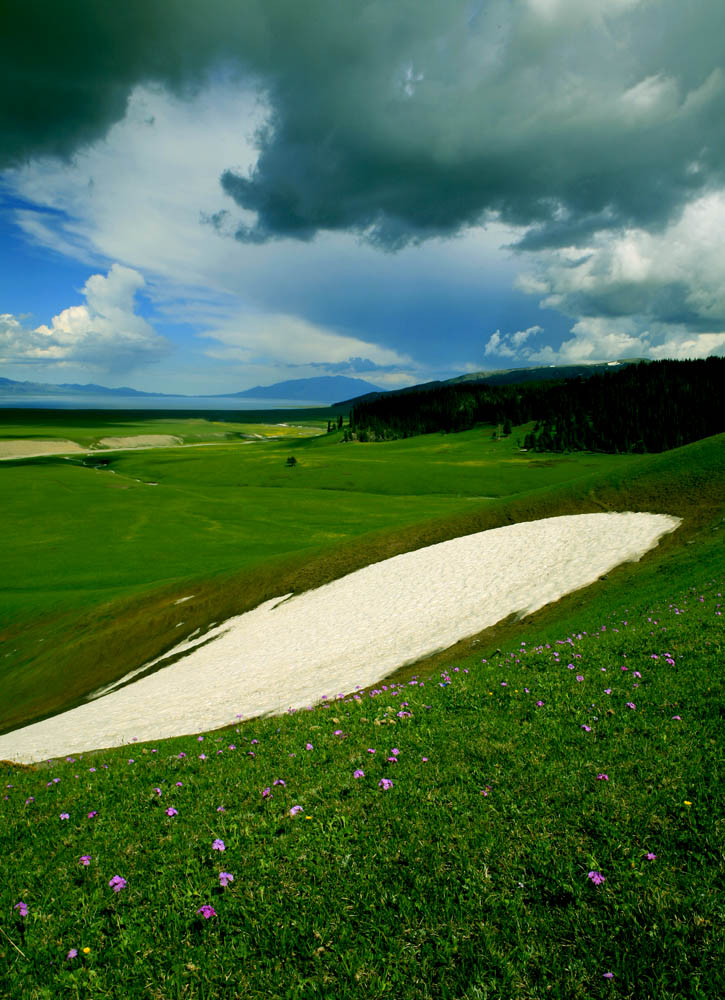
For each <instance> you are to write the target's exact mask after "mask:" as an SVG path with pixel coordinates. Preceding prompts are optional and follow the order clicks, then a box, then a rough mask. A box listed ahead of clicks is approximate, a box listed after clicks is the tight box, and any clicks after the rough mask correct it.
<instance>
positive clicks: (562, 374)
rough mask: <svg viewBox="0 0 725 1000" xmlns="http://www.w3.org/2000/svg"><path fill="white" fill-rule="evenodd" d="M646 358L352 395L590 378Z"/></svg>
mask: <svg viewBox="0 0 725 1000" xmlns="http://www.w3.org/2000/svg"><path fill="white" fill-rule="evenodd" d="M640 361H647V358H621V359H620V360H618V361H595V362H593V363H591V364H580V365H545V366H541V367H540V368H501V369H497V370H494V371H480V372H469V373H468V374H466V375H456V376H455V377H454V378H449V379H438V380H434V381H433V382H419V383H418V384H417V385H407V386H405V387H404V388H402V389H391V390H388V391H385V392H384V393H370V394H369V395H367V396H365V397H364V399H363V398H360V399H355V402H356V403H362V402H369V401H371V400H373V399H377V398H378V397H379V396H380V395H383V394H384V395H389V396H392V395H403V394H405V393H409V392H422V391H425V390H426V389H440V388H441V387H442V386H446V385H461V384H462V383H464V382H469V383H473V384H476V385H480V384H485V385H522V384H524V383H526V382H552V381H558V380H560V379H568V378H591V377H592V376H593V375H601V374H602V373H603V372H615V371H619V369H620V368H622V367H623V366H625V365H632V364H637V363H638V362H640ZM352 401H353V400H352V399H343V400H339V401H338V403H337V404H336V405H338V406H345V405H346V404H347V403H351V402H352Z"/></svg>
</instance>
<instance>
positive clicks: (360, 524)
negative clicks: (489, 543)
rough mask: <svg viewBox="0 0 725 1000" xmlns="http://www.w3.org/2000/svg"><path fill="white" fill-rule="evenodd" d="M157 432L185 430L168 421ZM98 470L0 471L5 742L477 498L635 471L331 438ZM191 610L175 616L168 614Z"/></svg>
mask: <svg viewBox="0 0 725 1000" xmlns="http://www.w3.org/2000/svg"><path fill="white" fill-rule="evenodd" d="M76 418H77V419H79V420H80V422H81V424H84V425H85V426H86V429H87V430H88V429H90V430H91V431H92V433H93V435H94V436H95V438H97V437H98V435H99V434H101V435H102V436H104V435H103V432H104V431H107V432H108V433H109V435H111V434H113V435H115V436H122V435H121V432H127V431H130V430H135V431H138V432H150V431H152V430H154V424H155V422H153V421H152V422H149V421H146V422H144V421H138V422H137V423H136V424H135V425H133V427H132V426H131V425H130V423H129V422H128V421H123V422H121V423H119V422H118V419H117V417H116V416H115V415H111V417H109V423H108V424H107V426H105V427H104V426H102V425H100V424H99V423H98V418H93V417H92V416H89V415H81V416H80V417H77V415H73V416H72V418H71V417H70V416H65V418H64V419H65V423H63V422H62V421H61V419H60V418H58V419H57V420H56V422H55V423H53V424H51V425H50V426H51V430H52V429H53V428H55V429H56V430H58V432H59V433H60V434H61V435H70V434H71V433H73V429H72V426H71V424H72V420H74V419H76ZM69 421H70V423H69ZM290 423H291V421H290ZM240 426H247V425H240ZM249 426H254V425H249ZM325 426H326V425H325ZM35 427H36V430H37V432H38V434H39V435H41V436H43V435H45V434H46V431H45V429H44V427H43V425H42V424H40V423H36V425H35ZM162 427H163V428H164V429H165V430H167V431H175V430H176V431H178V430H179V427H178V425H177V424H176V423H174V422H173V421H170V422H168V423H166V424H165V423H163V421H162ZM16 429H18V430H19V431H20V432H22V433H25V431H26V428H25V426H24V425H16ZM289 429H290V430H292V429H293V428H292V427H290V428H289ZM155 430H157V431H158V430H159V427H158V426H157V427H155ZM304 430H306V429H304ZM198 433H199V434H202V433H205V432H204V431H203V428H202V429H201V430H198ZM214 433H216V432H215V431H214ZM75 436H76V437H78V436H79V435H78V434H75ZM291 456H294V457H295V459H296V465H294V466H293V467H290V466H288V465H287V460H288V458H290V457H291ZM103 461H104V462H107V463H108V464H106V465H103V466H100V467H93V466H90V465H89V464H88V460H85V459H83V458H82V457H74V458H72V459H64V458H58V457H53V458H45V459H43V458H41V459H33V460H26V461H15V462H4V463H0V485H1V489H2V497H3V509H4V514H5V523H6V526H7V528H8V531H7V535H6V544H5V545H4V547H3V550H2V554H1V556H0V559H1V560H2V576H1V579H2V601H1V610H0V629H2V630H3V631H2V633H0V637H1V638H2V639H3V640H4V642H5V649H6V654H5V655H4V656H3V658H2V661H0V727H4V728H7V727H8V726H11V725H17V724H20V723H21V722H23V721H27V720H29V719H32V718H38V717H41V716H43V715H45V714H47V713H49V712H52V711H54V710H57V709H58V708H60V707H64V706H65V707H67V706H69V705H71V704H74V703H76V702H77V701H78V700H79V699H80V698H82V697H83V696H84V695H86V694H87V693H88V692H89V691H90V690H93V689H94V688H96V687H98V686H99V685H100V684H103V683H107V682H108V681H110V680H113V679H115V678H117V677H119V676H121V675H122V674H124V673H126V672H127V671H128V670H130V669H133V668H134V667H136V666H138V665H139V664H140V663H142V662H144V660H145V659H147V658H149V657H151V656H155V655H157V654H158V653H160V652H162V651H163V650H164V649H165V648H168V647H169V646H170V645H171V644H173V643H174V642H176V641H178V639H179V638H180V636H181V635H183V634H184V633H183V632H182V633H180V632H179V631H178V630H179V629H184V630H185V631H192V630H193V629H194V628H197V627H205V626H206V625H207V624H208V623H209V622H210V621H212V620H218V619H219V618H220V617H225V616H227V615H229V614H232V613H235V612H238V611H240V610H244V609H245V608H248V607H252V606H254V605H255V604H257V603H258V602H259V601H260V600H262V599H264V598H265V597H273V596H275V595H276V594H278V593H280V588H282V592H285V591H286V590H300V589H303V588H305V587H309V586H314V585H317V584H318V583H320V582H323V581H324V580H325V579H331V578H333V577H334V576H336V575H340V573H342V572H346V571H349V570H350V569H354V568H356V567H357V566H360V565H365V564H366V563H368V562H371V561H374V560H375V559H377V558H382V557H384V555H386V554H394V552H395V551H403V550H405V549H406V548H411V547H415V546H416V545H420V544H423V543H424V539H425V536H424V535H420V536H419V529H418V528H417V527H416V526H418V525H422V524H428V523H430V522H431V521H432V520H433V521H436V522H438V521H441V522H442V523H445V522H446V520H448V519H450V518H451V517H457V516H458V515H459V514H461V513H463V514H464V515H466V514H468V513H469V512H475V511H481V510H484V509H485V508H486V507H487V505H488V504H489V503H490V501H487V500H485V499H482V498H485V497H499V498H500V497H507V496H512V495H515V494H524V493H532V492H533V493H537V492H540V491H541V490H545V489H546V488H549V487H551V486H552V485H556V484H560V483H562V482H578V481H582V482H583V481H585V480H586V479H587V478H588V477H589V476H591V475H592V474H596V473H610V472H612V471H614V470H619V469H622V470H624V469H626V468H628V467H634V466H636V465H637V463H638V462H639V461H640V460H639V459H637V458H630V457H618V456H576V457H571V456H567V457H565V458H558V459H544V460H542V459H541V458H540V457H538V456H537V457H534V458H532V457H530V456H527V455H525V454H522V453H520V451H519V448H518V446H517V445H516V443H515V437H512V438H511V439H508V440H505V441H497V442H494V441H492V440H491V434H490V429H484V430H478V431H475V432H468V433H466V434H461V435H456V436H448V437H444V436H439V435H436V436H431V437H427V438H422V439H420V438H417V439H411V440H409V441H398V442H391V443H390V444H385V445H380V446H376V445H372V446H365V445H359V444H354V445H353V444H343V443H341V441H340V436H339V435H338V434H329V435H328V434H323V435H321V436H319V437H315V438H309V437H299V438H292V437H291V438H289V439H285V440H283V441H273V440H265V441H253V442H251V443H248V442H243V441H237V442H236V443H234V444H216V445H215V446H214V447H209V448H205V447H194V448H188V449H179V448H177V449H152V450H149V451H140V452H128V451H125V452H115V453H109V454H106V455H104V456H103ZM436 530H437V531H438V534H439V535H440V532H441V530H442V532H443V536H445V537H450V534H449V533H448V532H449V530H450V532H451V533H454V534H460V533H461V532H462V531H465V530H475V528H469V529H466V528H465V525H463V526H461V525H459V524H458V522H457V521H456V522H455V524H454V526H453V527H452V528H451V529H447V528H445V527H443V528H442V529H440V528H439V529H436ZM401 531H404V532H407V534H404V535H401V534H400V532H401ZM381 536H384V538H385V542H384V551H383V552H382V554H380V552H379V546H380V544H381ZM419 537H420V540H419ZM438 540H440V539H438ZM391 545H392V550H391V549H390V546H391ZM192 593H193V594H194V595H195V597H194V600H193V601H190V602H188V603H185V605H184V607H183V612H184V613H183V615H181V614H180V613H179V611H178V609H177V608H176V606H175V604H174V601H175V600H176V599H178V598H179V597H182V596H188V595H189V594H192Z"/></svg>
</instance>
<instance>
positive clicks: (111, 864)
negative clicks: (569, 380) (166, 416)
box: [0, 428, 725, 1000]
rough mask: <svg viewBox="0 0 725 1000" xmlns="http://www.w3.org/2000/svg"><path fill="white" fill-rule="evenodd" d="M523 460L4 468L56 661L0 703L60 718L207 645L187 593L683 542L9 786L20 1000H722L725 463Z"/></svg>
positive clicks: (205, 612)
mask: <svg viewBox="0 0 725 1000" xmlns="http://www.w3.org/2000/svg"><path fill="white" fill-rule="evenodd" d="M109 433H110V432H109ZM139 433H151V431H149V430H148V429H147V428H144V430H143V431H139ZM519 433H520V431H519V429H517V430H516V431H515V432H514V435H513V439H512V440H508V441H500V442H493V441H492V440H491V438H490V429H488V430H485V429H480V430H478V431H475V432H466V433H465V434H461V435H456V436H453V435H451V436H448V437H440V436H437V435H436V436H429V437H425V438H413V439H409V440H407V441H397V442H391V443H387V444H382V445H378V444H374V445H359V444H356V445H343V444H340V443H339V440H338V439H337V435H325V436H321V437H318V438H310V439H307V440H301V439H300V440H292V439H290V440H288V441H285V442H279V441H261V442H258V443H253V444H249V445H247V444H242V443H241V442H240V443H239V444H236V445H229V446H220V447H215V448H208V449H206V448H195V449H189V450H188V451H183V450H178V449H177V450H170V449H169V450H160V451H147V452H138V453H133V452H124V453H118V454H117V455H115V456H113V458H112V462H111V465H110V466H109V467H107V468H105V469H103V470H96V469H92V468H85V467H83V466H82V465H80V464H79V465H75V464H71V463H69V462H65V463H64V462H63V460H62V459H59V460H53V461H44V460H36V461H30V462H24V463H3V465H2V466H0V476H2V482H3V498H4V499H5V498H7V500H8V504H7V505H6V507H5V509H6V510H9V511H10V514H9V522H10V523H12V525H13V526H15V525H22V526H23V527H24V531H25V535H26V538H25V540H24V541H23V540H20V541H16V540H12V541H11V542H10V544H9V546H8V549H7V551H5V552H4V553H3V559H5V560H7V561H8V564H9V565H10V564H11V565H12V567H13V572H14V573H15V574H16V576H15V577H13V576H12V575H8V571H7V570H6V571H4V572H3V580H5V581H8V580H10V579H13V580H15V579H17V580H18V581H19V582H18V585H17V586H16V587H15V588H14V589H12V588H10V587H6V589H5V593H4V594H3V598H4V599H5V596H6V594H7V595H8V600H10V601H12V602H14V603H13V604H12V607H13V608H14V611H13V614H17V615H18V619H20V618H23V625H22V627H18V626H17V624H12V623H11V624H9V625H8V626H7V628H6V632H5V637H6V642H5V646H6V648H11V647H13V648H14V644H15V645H16V646H17V648H18V650H25V654H24V655H25V657H26V659H25V660H24V666H23V668H22V669H20V670H19V669H18V668H17V667H13V666H7V664H11V663H12V657H9V658H4V659H3V661H2V663H3V666H2V667H1V668H0V670H1V671H2V673H1V674H0V683H1V684H3V685H4V691H5V692H8V691H10V692H11V693H13V697H18V698H20V700H21V702H22V704H23V705H24V709H23V710H24V711H25V712H27V713H29V716H30V717H32V716H33V714H36V715H37V714H42V713H43V711H44V709H43V705H45V711H48V706H49V705H51V702H52V698H53V697H58V698H61V700H62V698H63V697H66V698H67V694H66V695H63V694H62V691H61V688H62V685H60V684H57V683H56V681H57V676H58V675H62V679H63V680H64V681H65V682H66V683H67V684H69V685H73V684H75V685H76V687H75V690H76V691H77V692H82V691H83V687H84V685H87V684H88V683H90V681H91V679H93V678H94V677H97V678H98V677H100V675H101V674H103V671H104V670H105V671H106V673H107V674H108V675H109V676H110V675H111V674H112V673H113V671H114V670H118V671H119V672H123V671H125V670H126V669H128V668H129V667H131V666H133V665H134V664H133V663H132V662H130V661H129V662H127V663H126V664H125V665H124V667H123V670H121V669H120V667H119V664H120V663H121V662H122V660H123V655H122V653H123V651H124V649H125V651H126V655H128V656H129V657H130V659H133V658H134V657H138V656H140V655H146V653H147V652H148V650H150V649H152V648H155V645H158V644H159V643H161V644H163V643H167V644H168V642H170V641H171V639H170V637H171V636H174V633H175V636H174V637H175V638H176V639H178V631H176V629H175V624H176V622H177V621H178V620H179V608H178V607H175V606H174V605H173V600H174V599H176V598H178V597H180V596H185V595H187V594H191V593H194V594H196V597H195V598H194V599H193V600H190V601H188V602H187V603H185V604H184V605H182V607H183V617H184V619H185V628H184V631H186V628H188V629H189V630H191V629H193V628H194V627H196V626H197V625H199V626H203V625H205V624H207V623H208V622H209V620H210V619H211V618H212V617H218V618H221V617H223V616H225V615H226V614H228V613H232V610H235V609H236V610H238V609H240V608H242V607H244V606H251V605H252V604H253V603H256V602H257V601H258V600H260V599H263V597H264V596H267V595H268V596H272V595H273V594H275V593H280V592H285V591H287V590H289V589H298V590H300V589H304V588H305V587H309V586H315V585H317V584H319V583H320V582H323V581H325V580H327V579H333V578H334V577H335V576H339V575H341V573H343V572H347V571H349V570H350V569H354V568H356V567H357V566H360V565H365V564H366V563H369V562H372V561H374V560H376V559H380V558H385V557H386V556H389V555H393V554H395V553H396V552H401V551H405V550H407V549H411V548H415V547H417V546H420V545H424V544H430V543H432V542H435V541H441V540H443V539H444V538H448V537H453V536H454V535H459V534H463V533H466V532H468V531H475V530H481V529H483V528H487V527H494V526H498V525H500V524H506V523H511V522H514V521H521V520H529V519H531V518H534V517H546V516H555V515H557V514H566V513H576V512H584V511H598V510H651V511H661V512H666V513H672V514H677V515H679V516H680V517H682V518H683V523H682V525H681V527H680V528H679V529H678V530H677V531H676V532H674V533H673V534H672V535H669V536H666V538H665V539H664V540H663V542H662V543H661V545H660V546H658V548H657V549H656V550H654V551H653V552H651V553H649V554H648V555H646V556H645V557H644V558H643V559H642V560H641V561H640V562H638V563H634V564H627V565H625V566H622V567H620V568H618V569H617V570H615V571H614V572H612V573H610V574H608V575H607V578H606V579H603V580H601V581H599V582H597V583H596V584H594V585H593V586H591V587H588V588H586V589H584V590H582V591H579V592H577V593H575V594H572V595H569V596H568V597H566V598H564V599H563V600H561V601H560V602H558V603H557V604H555V605H551V606H549V607H547V608H544V609H542V610H541V611H539V612H537V613H536V614H535V615H532V616H529V617H527V618H526V619H524V620H523V621H513V620H511V621H507V622H503V623H501V625H500V626H498V627H496V628H494V629H491V630H488V631H487V632H485V633H482V634H481V635H480V636H479V637H476V638H475V639H469V640H467V641H465V642H463V643H461V644H459V646H458V647H456V648H454V649H453V650H449V651H447V652H446V653H445V654H441V655H440V656H439V657H436V658H431V660H429V661H426V662H425V663H422V664H419V665H417V666H416V667H413V668H407V669H406V670H405V671H401V672H400V673H399V674H398V675H397V677H395V678H392V679H391V678H389V679H387V680H385V681H381V682H380V683H379V684H378V685H377V686H376V687H375V688H373V689H371V690H368V691H363V692H358V693H356V694H351V695H348V696H347V697H345V698H341V699H339V700H336V701H334V702H332V703H327V704H323V705H320V706H318V707H316V708H315V709H314V710H312V711H309V712H307V711H302V712H296V713H293V714H287V715H285V716H282V717H279V718H267V719H258V720H253V721H250V722H245V723H244V724H239V725H238V726H236V727H232V728H230V729H229V730H227V731H222V732H213V733H202V734H199V738H196V737H188V736H187V737H180V738H178V739H173V740H167V741H160V742H155V743H149V744H145V745H141V744H134V745H133V747H132V748H131V747H123V748H119V749H117V750H111V751H99V752H97V753H95V754H87V755H85V757H83V758H80V759H77V760H74V759H72V758H71V759H69V760H66V761H56V762H53V763H52V764H49V765H44V766H38V767H32V768H23V767H19V766H12V765H5V766H4V768H3V773H4V775H5V781H4V785H5V786H6V788H5V791H4V795H3V797H2V798H1V799H0V996H3V997H4V996H7V997H8V998H10V997H13V998H15V997H23V998H29V1000H53V998H55V997H56V996H61V995H62V996H66V995H67V996H69V997H73V998H81V997H82V998H86V997H88V998H90V997H93V998H96V997H103V998H118V1000H121V998H123V1000H126V998H137V997H138V998H141V997H143V998H146V997H149V998H153V1000H168V998H174V1000H175V998H200V1000H201V998H204V1000H211V998H224V997H228V996H237V997H240V998H253V1000H257V998H277V997H279V998H285V1000H286V998H290V1000H292V998H309V1000H313V998H314V1000H318V998H319V1000H322V998H328V997H335V998H342V1000H347V998H350V1000H353V998H362V997H365V998H366V1000H377V998H389V1000H408V998H410V1000H419V998H424V1000H427V998H431V1000H433V998H435V1000H484V998H485V1000H494V998H495V1000H509V998H510V1000H543V998H549V997H550V998H556V1000H585V998H586V1000H589V998H594V1000H599V998H612V1000H614V998H616V1000H639V998H646V1000H690V998H692V1000H715V998H719V997H721V996H723V995H725V975H724V974H723V967H724V966H723V958H725V955H724V954H723V951H724V950H725V948H724V939H723V935H722V926H723V922H724V920H725V904H724V903H723V896H722V880H723V853H724V852H723V848H724V846H725V845H724V837H723V832H724V831H723V813H722V797H721V787H722V768H723V763H724V754H723V738H722V706H723V695H724V694H725V683H724V680H723V673H722V656H723V641H722V640H723V630H722V607H723V604H724V603H725V601H723V596H722V595H723V584H725V572H724V570H725V546H724V544H723V529H724V528H725V522H724V521H723V515H724V511H723V483H724V482H725V477H724V476H723V471H724V470H723V464H724V463H723V455H724V454H725V449H724V448H723V445H724V444H725V436H722V435H721V436H719V437H717V438H711V439H707V440H705V441H701V442H697V443H695V444H693V445H689V446H687V447H685V448H680V449H677V450H676V451H672V452H667V453H664V454H662V455H643V456H604V455H597V456H595V455H585V454H582V455H576V456H566V457H557V458H553V457H549V456H544V458H543V461H542V457H541V456H536V459H538V461H536V460H533V461H532V457H531V456H529V455H526V454H520V453H519V452H518V450H517V448H516V445H515V438H516V436H517V434H519ZM68 436H69V437H72V435H70V434H69V435H68ZM290 454H294V455H295V457H296V458H297V460H298V464H297V465H296V466H294V467H293V468H288V467H287V466H286V458H287V457H288V456H289V455H290ZM4 466H7V468H5V467H4ZM149 481H154V482H158V483H159V486H158V487H149V486H147V485H145V484H146V483H147V482H149ZM113 484H115V485H113ZM119 484H121V485H123V486H124V487H126V488H124V489H118V488H117V486H118V485H119ZM23 497H24V498H25V500H24V502H23ZM483 497H493V499H489V500H485V499H482V498H483ZM11 500H12V504H10V502H9V501H11ZM79 507H81V508H82V509H81V510H79V509H78V508H79ZM69 524H70V525H71V526H72V534H70V535H69V528H68V525H69ZM134 531H135V532H136V534H134ZM326 531H327V532H328V534H325V532H326ZM21 534H22V533H21ZM184 535H186V536H188V538H187V540H186V542H185V541H184V540H183V537H182V536H184ZM33 541H35V549H33V547H32V542H33ZM174 541H176V549H177V551H175V550H174ZM23 546H25V548H23ZM53 546H57V549H56V550H55V551H56V552H57V553H58V554H57V555H53V554H52V553H49V552H48V551H47V550H48V549H53ZM235 546H236V548H235ZM230 547H231V548H232V549H233V551H232V552H231V553H229V552H228V549H229V548H230ZM138 548H142V549H143V550H144V551H143V552H141V553H140V554H139V553H137V552H135V550H136V549H138ZM33 552H39V553H41V555H39V557H38V558H40V559H42V560H44V561H43V562H42V563H41V566H40V567H37V568H34V567H33V566H32V558H33V556H32V554H33ZM104 554H107V556H104ZM235 560H236V561H235ZM21 584H22V586H21ZM192 585H193V589H191V587H192ZM84 603H85V607H83V605H84ZM333 613H335V614H337V615H339V617H340V621H341V623H344V608H342V609H333ZM8 618H9V619H10V618H12V614H11V615H8ZM144 623H145V628H144ZM137 632H138V633H142V638H133V639H132V638H130V637H132V636H134V635H135V634H136V633H137ZM143 636H145V638H143ZM28 637H30V638H28ZM99 637H100V640H99ZM8 638H10V639H12V640H13V642H9V641H7V639H8ZM38 639H44V640H45V641H44V642H42V643H40V642H38V641H37V640H38ZM31 640H32V642H34V643H35V646H36V647H38V646H40V647H41V648H42V647H43V646H47V645H50V643H51V642H52V641H55V643H56V645H55V648H54V649H53V650H50V651H47V652H44V653H37V652H35V653H33V654H32V655H31V653H30V650H31V646H32V642H31ZM134 643H135V645H134ZM129 647H131V648H130V649H129ZM18 655H19V654H18ZM79 663H80V664H82V665H83V666H82V667H78V666H77V664H79ZM74 670H76V671H77V674H76V675H74ZM24 675H25V677H26V680H23V677H24ZM27 678H31V679H32V683H31V681H29V680H27ZM54 678H55V680H54ZM33 684H34V685H35V689H36V692H37V689H38V687H39V686H40V685H43V688H44V691H43V695H42V697H41V696H38V695H37V693H34V689H33ZM54 684H55V689H54V688H53V685H54ZM53 690H55V691H56V693H55V694H53ZM86 690H87V688H86ZM49 692H50V693H49ZM75 697H76V699H77V700H78V699H80V698H81V697H82V693H79V694H76V695H75ZM6 698H7V694H3V695H0V704H2V705H5V704H6ZM34 699H35V700H34ZM43 699H45V700H43ZM371 751H374V752H371ZM360 772H362V775H361V774H360ZM356 774H357V776H356ZM294 807H300V808H299V809H298V808H294ZM64 817H65V818H64ZM220 845H221V847H223V851H222V850H221V847H220ZM220 873H227V874H228V875H231V876H233V879H230V878H229V877H227V876H226V875H225V877H224V878H220ZM115 877H118V878H120V879H121V880H122V881H121V882H118V881H115V882H114V879H115ZM223 883H226V885H224V884H223ZM114 884H115V885H116V887H117V888H119V887H120V888H119V891H118V892H115V891H114V889H113V885H114ZM21 904H22V905H21ZM205 908H206V909H205ZM3 989H5V993H3Z"/></svg>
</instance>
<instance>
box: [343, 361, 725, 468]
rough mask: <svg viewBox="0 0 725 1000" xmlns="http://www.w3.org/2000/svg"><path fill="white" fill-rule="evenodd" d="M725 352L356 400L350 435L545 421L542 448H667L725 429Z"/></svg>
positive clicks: (535, 442) (532, 440)
mask: <svg viewBox="0 0 725 1000" xmlns="http://www.w3.org/2000/svg"><path fill="white" fill-rule="evenodd" d="M724 390H725V358H720V357H711V358H706V359H703V360H698V361H648V362H641V363H638V364H631V365H627V366H626V367H625V368H622V369H618V370H617V371H613V372H611V373H607V374H599V375H594V376H592V377H590V378H587V379H584V378H581V377H577V378H572V379H564V380H561V381H555V382H537V383H533V384H531V383H524V384H519V385H481V384H470V383H462V384H457V385H443V386H435V387H431V388H425V387H421V388H420V389H419V390H415V389H411V390H409V391H407V392H406V393H404V394H395V395H393V394H391V395H387V396H382V397H379V398H377V399H373V400H364V401H362V402H359V403H356V404H355V405H353V408H352V410H351V412H350V426H349V429H347V430H346V432H345V436H346V439H347V440H358V441H389V440H394V439H396V438H407V437H413V436H415V435H417V434H433V433H451V432H455V431H464V430H469V429H471V428H472V427H475V426H476V424H494V425H500V431H499V432H500V433H502V434H510V433H511V429H512V427H514V426H520V425H521V424H526V423H531V422H532V421H535V423H534V427H533V430H531V431H530V432H529V433H528V434H527V435H526V437H525V438H524V440H523V441H522V445H523V447H524V448H527V449H529V450H533V451H560V452H562V451H601V452H612V453H627V452H660V451H667V450H669V449H671V448H679V447H681V446H682V445H685V444H689V443H690V442H692V441H698V440H700V439H701V438H705V437H709V436H710V435H712V434H718V433H720V432H721V431H723V430H725V407H723V398H725V391H724Z"/></svg>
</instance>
